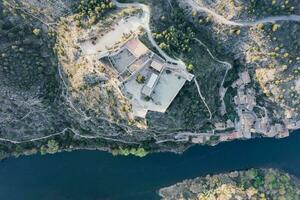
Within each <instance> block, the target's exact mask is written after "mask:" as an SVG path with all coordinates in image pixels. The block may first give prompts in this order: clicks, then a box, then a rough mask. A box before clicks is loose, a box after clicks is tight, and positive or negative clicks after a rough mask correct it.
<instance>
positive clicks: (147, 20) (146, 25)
mask: <svg viewBox="0 0 300 200" xmlns="http://www.w3.org/2000/svg"><path fill="white" fill-rule="evenodd" d="M113 2H114V3H115V4H116V6H117V7H119V8H126V7H137V8H140V9H142V10H143V11H144V16H143V20H142V21H143V27H144V28H145V30H146V32H147V35H148V38H149V40H150V42H151V44H152V45H153V46H154V47H155V48H156V49H157V50H158V52H159V53H160V54H161V55H162V56H163V57H164V58H165V59H166V61H167V62H170V63H175V64H177V65H179V66H184V67H185V64H184V62H183V61H181V60H176V59H173V58H171V57H170V56H168V55H167V54H166V53H165V52H164V51H163V50H162V49H161V48H160V47H159V46H158V44H157V43H156V42H155V40H154V38H153V36H152V32H151V28H150V7H149V6H147V5H144V4H140V3H119V2H117V1H116V0H113ZM185 2H186V3H187V4H189V5H190V6H191V7H193V9H195V10H197V11H203V12H206V13H208V14H210V15H212V16H213V17H214V18H215V20H216V21H217V22H219V23H222V24H227V25H233V26H255V25H258V24H261V23H269V22H276V21H296V22H300V15H289V16H274V17H266V18H264V19H259V20H257V21H253V22H247V21H246V22H243V21H230V20H228V19H226V18H225V17H223V16H221V15H219V14H217V13H215V12H214V11H212V10H210V9H208V8H206V7H202V6H200V5H198V4H197V3H196V2H195V1H194V0H185ZM32 17H35V16H32ZM195 40H196V41H197V42H199V43H200V44H201V45H204V46H205V44H203V43H202V42H201V41H200V40H198V39H195ZM205 47H206V46H205ZM206 49H207V51H208V53H209V54H210V56H211V57H212V58H213V59H214V60H216V61H217V62H220V63H222V64H224V65H227V69H230V68H231V65H230V64H229V63H227V62H224V61H220V60H218V59H217V58H215V57H214V56H213V54H212V53H211V52H210V50H209V49H208V48H207V47H206ZM184 69H185V68H184ZM226 73H227V72H226ZM59 75H60V76H61V78H62V80H63V84H64V86H66V83H65V82H64V79H63V77H62V74H61V71H60V68H59ZM194 82H195V84H196V86H197V90H198V93H199V95H200V97H201V99H202V101H203V102H204V104H205V106H206V107H207V110H208V112H209V115H210V119H211V118H212V113H211V111H210V109H209V107H208V105H207V104H206V102H205V98H204V97H203V96H202V94H201V91H200V87H199V85H198V82H197V80H196V78H194ZM223 82H224V80H223ZM69 103H70V105H71V107H72V108H73V109H74V110H75V111H76V112H77V113H78V114H80V115H81V116H83V117H84V119H85V120H88V119H89V118H88V117H87V116H86V115H84V114H83V113H82V112H80V111H78V110H77V109H76V108H75V106H74V105H73V103H72V102H71V101H70V102H69ZM67 130H71V131H72V132H73V133H74V134H75V135H76V136H78V137H82V138H87V139H93V138H104V137H103V136H85V135H80V134H79V133H77V132H76V131H74V130H73V129H71V128H65V129H63V130H62V131H61V132H57V133H54V134H51V135H47V136H44V137H39V138H34V139H29V140H24V141H16V140H10V139H6V138H0V141H5V142H11V143H13V144H20V143H25V142H33V141H38V140H43V139H47V138H50V137H53V136H55V135H60V134H64V133H65V132H66V131H67ZM105 139H109V140H111V139H112V138H105ZM118 142H125V143H126V141H118Z"/></svg>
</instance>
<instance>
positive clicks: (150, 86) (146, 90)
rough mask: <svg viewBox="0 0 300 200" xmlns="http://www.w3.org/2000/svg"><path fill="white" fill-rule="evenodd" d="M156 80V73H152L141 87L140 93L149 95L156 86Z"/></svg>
mask: <svg viewBox="0 0 300 200" xmlns="http://www.w3.org/2000/svg"><path fill="white" fill-rule="evenodd" d="M157 81H158V75H157V74H155V73H152V74H151V76H150V78H149V80H148V82H147V84H146V85H145V86H144V87H143V90H142V94H144V95H145V96H148V97H150V96H151V94H152V92H153V90H154V87H155V86H156V83H157Z"/></svg>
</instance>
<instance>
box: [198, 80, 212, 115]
mask: <svg viewBox="0 0 300 200" xmlns="http://www.w3.org/2000/svg"><path fill="white" fill-rule="evenodd" d="M194 82H195V84H196V87H197V90H198V93H199V96H200V98H201V100H202V101H203V103H204V105H205V107H206V108H207V111H208V112H209V120H211V119H212V113H211V111H210V109H209V107H208V105H207V103H206V101H205V98H204V97H203V95H202V94H201V90H200V87H199V84H198V81H197V79H196V77H195V78H194Z"/></svg>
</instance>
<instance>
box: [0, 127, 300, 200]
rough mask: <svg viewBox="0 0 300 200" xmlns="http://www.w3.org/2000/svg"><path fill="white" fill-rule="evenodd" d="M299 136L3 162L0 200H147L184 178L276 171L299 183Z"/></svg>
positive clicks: (0, 168) (0, 165) (83, 152)
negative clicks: (152, 151)
mask: <svg viewBox="0 0 300 200" xmlns="http://www.w3.org/2000/svg"><path fill="white" fill-rule="evenodd" d="M299 146H300V131H297V132H294V133H293V134H292V135H291V136H290V137H288V138H284V139H280V140H277V139H253V140H247V141H233V142H227V143H222V144H219V145H217V146H214V147H210V146H195V147H193V148H190V149H189V150H188V151H186V152H185V153H184V154H182V155H175V154H172V153H155V154H151V155H149V156H146V157H145V158H137V157H133V156H129V157H123V156H117V157H114V156H112V155H110V154H109V153H106V152H101V151H83V150H82V151H73V152H64V153H58V154H54V155H45V156H41V155H33V156H23V157H20V158H9V159H6V160H3V161H1V162H0V199H1V200H2V199H3V200H135V199H136V200H148V199H149V200H150V199H159V197H158V195H157V190H158V189H159V188H161V187H164V186H168V185H171V184H174V183H176V182H178V181H182V180H183V179H187V178H194V177H197V176H201V175H206V174H209V173H220V172H227V171H230V170H238V169H247V168H251V167H276V168H279V169H283V170H285V171H287V172H289V173H291V174H293V175H295V176H296V177H299V178H300V148H299Z"/></svg>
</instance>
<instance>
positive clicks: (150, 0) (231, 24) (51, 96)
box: [0, 0, 300, 157]
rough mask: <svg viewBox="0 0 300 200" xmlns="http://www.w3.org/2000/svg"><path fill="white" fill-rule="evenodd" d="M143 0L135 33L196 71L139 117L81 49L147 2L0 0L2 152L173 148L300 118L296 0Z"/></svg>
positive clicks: (268, 132)
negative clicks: (158, 107)
mask: <svg viewBox="0 0 300 200" xmlns="http://www.w3.org/2000/svg"><path fill="white" fill-rule="evenodd" d="M120 2H123V3H126V2H133V1H124V0H123V1H120ZM141 2H142V3H146V4H147V5H148V6H149V10H150V12H151V13H150V24H147V25H146V26H150V29H151V38H149V35H147V30H144V29H143V28H141V29H140V30H139V37H140V39H141V40H142V41H143V42H144V43H145V44H146V45H147V47H148V48H150V49H152V50H153V51H154V52H158V53H159V52H162V51H163V52H165V53H166V54H168V55H169V56H170V57H172V59H176V60H180V61H182V62H184V63H185V65H186V67H187V69H188V70H189V71H190V72H191V73H193V74H194V75H195V78H194V79H193V81H191V82H188V83H186V84H185V86H184V87H183V88H182V90H181V91H180V93H179V94H178V95H177V97H176V98H175V100H174V101H173V103H172V104H171V105H170V107H169V108H168V110H167V111H166V112H165V113H157V112H150V113H148V115H147V117H146V119H140V118H135V117H134V116H133V114H132V105H130V103H129V101H128V99H127V98H125V97H124V96H123V94H122V92H121V91H120V88H119V87H118V82H117V77H116V75H115V73H114V71H113V70H112V68H110V67H108V66H109V65H108V64H107V63H105V62H100V61H99V59H97V58H98V57H97V56H98V53H101V52H96V53H95V52H94V53H89V52H92V51H91V50H90V49H93V48H95V45H96V42H97V41H98V40H100V39H101V38H102V37H103V36H104V35H105V34H107V33H108V32H109V31H110V30H113V29H115V28H116V25H118V24H119V23H121V22H122V20H124V19H126V20H128V18H130V17H136V18H142V17H143V14H145V12H146V11H147V10H145V7H143V6H142V7H141V6H139V5H138V6H136V4H135V6H124V7H120V6H117V5H119V4H116V2H114V1H109V0H107V1H102V0H97V1H92V0H84V1H68V0H60V1H52V0H47V1H38V0H30V1H28V0H4V1H2V2H0V51H1V52H0V91H1V96H0V104H1V107H0V141H1V145H0V147H1V148H0V150H1V155H2V156H3V157H5V156H6V155H7V153H10V154H15V155H18V154H20V153H24V152H28V153H29V154H30V153H35V152H38V151H41V152H43V153H47V152H48V153H54V152H57V151H61V150H66V149H71V150H72V149H77V148H92V149H105V150H110V151H112V152H113V153H114V154H125V155H128V154H139V155H145V154H146V153H147V152H148V151H161V150H164V151H176V152H178V151H182V150H184V149H185V148H186V147H188V146H190V145H192V144H194V143H201V144H217V143H219V142H220V141H228V140H232V139H239V138H242V139H244V138H251V137H255V136H257V135H259V136H267V137H285V136H288V134H289V130H292V129H296V128H299V127H300V123H299V120H300V116H299V109H300V104H299V101H298V97H299V95H300V69H299V64H300V49H299V48H300V44H299V38H300V35H299V34H300V32H299V29H300V22H299V21H300V20H299V14H300V12H299V10H300V8H299V4H297V1H296V0H295V1H258V0H257V1H251V2H250V1H243V0H235V1H221V0H219V1H209V0H197V1H192V0H185V1H176V0H172V1H160V0H146V1H141ZM143 9H144V10H143ZM274 16H275V17H276V18H270V17H274ZM278 16H279V18H277V17H278ZM125 39H126V36H124V38H123V40H125ZM151 39H153V40H154V42H155V45H157V46H158V48H159V49H157V48H155V45H154V44H153V41H152V42H151ZM87 41H88V42H91V43H92V45H91V46H84V45H85V43H86V42H87ZM118 42H122V40H121V41H118ZM102 53H103V52H102Z"/></svg>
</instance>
